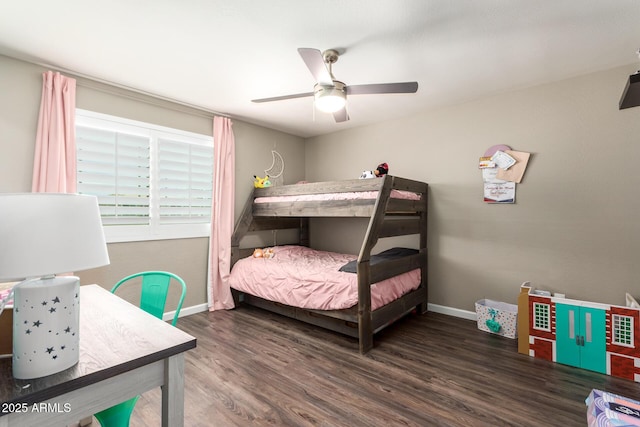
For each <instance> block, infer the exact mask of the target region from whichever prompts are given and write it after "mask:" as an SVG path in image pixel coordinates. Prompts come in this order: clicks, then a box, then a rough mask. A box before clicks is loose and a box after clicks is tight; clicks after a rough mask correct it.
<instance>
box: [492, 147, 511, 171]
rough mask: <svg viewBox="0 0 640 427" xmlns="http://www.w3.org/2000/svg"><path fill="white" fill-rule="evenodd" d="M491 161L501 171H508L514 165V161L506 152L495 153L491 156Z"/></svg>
mask: <svg viewBox="0 0 640 427" xmlns="http://www.w3.org/2000/svg"><path fill="white" fill-rule="evenodd" d="M491 161H492V162H493V163H495V164H496V165H497V166H498V167H499V168H502V169H509V168H510V167H511V166H513V165H514V164H515V163H516V159H514V158H513V157H511V156H510V155H509V154H508V153H507V152H504V151H500V150H498V151H496V152H495V154H494V155H493V156H491Z"/></svg>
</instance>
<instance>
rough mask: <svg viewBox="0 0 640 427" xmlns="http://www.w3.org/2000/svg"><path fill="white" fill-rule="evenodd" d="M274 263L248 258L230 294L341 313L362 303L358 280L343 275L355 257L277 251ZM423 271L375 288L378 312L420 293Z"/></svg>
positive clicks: (241, 264) (240, 264) (287, 248)
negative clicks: (379, 309)
mask: <svg viewBox="0 0 640 427" xmlns="http://www.w3.org/2000/svg"><path fill="white" fill-rule="evenodd" d="M273 252H274V256H273V258H253V257H247V258H243V259H241V260H239V261H238V262H237V263H236V264H235V265H234V266H233V269H232V271H231V275H230V278H229V285H230V286H231V288H233V289H236V290H238V291H241V292H245V293H248V294H251V295H254V296H257V297H260V298H263V299H266V300H269V301H275V302H279V303H282V304H286V305H290V306H294V307H300V308H308V309H316V310H342V309H346V308H350V307H353V306H354V305H356V304H357V303H358V276H357V274H354V273H347V272H343V271H340V268H341V267H342V266H344V265H345V264H347V263H349V262H350V261H353V260H355V259H356V258H357V257H356V256H355V255H348V254H341V253H336V252H327V251H318V250H315V249H311V248H307V247H304V246H295V245H289V246H276V247H275V248H273ZM420 279H421V277H420V269H415V270H412V271H409V272H406V273H402V274H400V275H398V276H395V277H392V278H390V279H386V280H384V281H382V282H379V283H376V284H373V285H372V286H371V309H372V310H375V309H377V308H380V307H382V306H384V305H385V304H388V303H389V302H391V301H393V300H395V299H397V298H400V297H401V296H402V295H404V294H406V293H408V292H410V291H412V290H414V289H417V288H418V286H419V285H420Z"/></svg>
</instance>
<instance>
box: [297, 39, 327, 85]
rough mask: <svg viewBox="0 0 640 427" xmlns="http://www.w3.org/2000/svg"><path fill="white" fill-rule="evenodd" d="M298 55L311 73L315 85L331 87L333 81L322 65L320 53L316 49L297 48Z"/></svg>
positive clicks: (322, 59)
mask: <svg viewBox="0 0 640 427" xmlns="http://www.w3.org/2000/svg"><path fill="white" fill-rule="evenodd" d="M298 53H299V54H300V56H301V57H302V60H303V61H304V63H305V64H307V68H308V69H309V71H311V74H312V75H313V78H314V79H316V82H317V83H320V84H321V85H332V84H333V79H332V78H331V74H330V73H329V70H327V66H326V65H325V63H324V58H323V57H322V53H321V52H320V51H319V50H318V49H312V48H308V47H301V48H298Z"/></svg>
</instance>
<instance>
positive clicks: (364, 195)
mask: <svg viewBox="0 0 640 427" xmlns="http://www.w3.org/2000/svg"><path fill="white" fill-rule="evenodd" d="M377 197H378V192H377V191H348V192H344V193H323V194H299V195H294V196H269V197H256V199H255V200H254V203H273V202H306V201H325V200H363V199H364V200H370V199H376V198H377ZM390 197H391V198H393V199H403V200H420V194H416V193H412V192H411V191H404V190H391V194H390Z"/></svg>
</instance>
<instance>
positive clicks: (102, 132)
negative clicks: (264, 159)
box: [76, 110, 213, 242]
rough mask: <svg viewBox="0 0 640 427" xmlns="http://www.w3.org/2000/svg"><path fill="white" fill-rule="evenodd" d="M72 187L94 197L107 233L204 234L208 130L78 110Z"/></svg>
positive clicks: (123, 236)
mask: <svg viewBox="0 0 640 427" xmlns="http://www.w3.org/2000/svg"><path fill="white" fill-rule="evenodd" d="M76 143H77V159H78V160H77V161H78V177H77V179H78V192H79V193H81V194H92V195H95V196H97V197H98V202H99V205H100V211H101V215H102V223H103V226H104V229H105V235H106V237H107V241H109V242H117V241H131V240H151V239H167V238H187V237H200V236H208V235H209V232H210V222H211V191H212V181H213V140H212V138H211V137H210V136H206V135H199V134H193V133H190V132H184V131H180V130H176V129H169V128H164V127H160V126H156V125H151V124H148V123H141V122H134V121H131V120H127V119H122V118H119V117H113V116H107V115H103V114H98V113H93V112H88V111H85V110H76Z"/></svg>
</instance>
